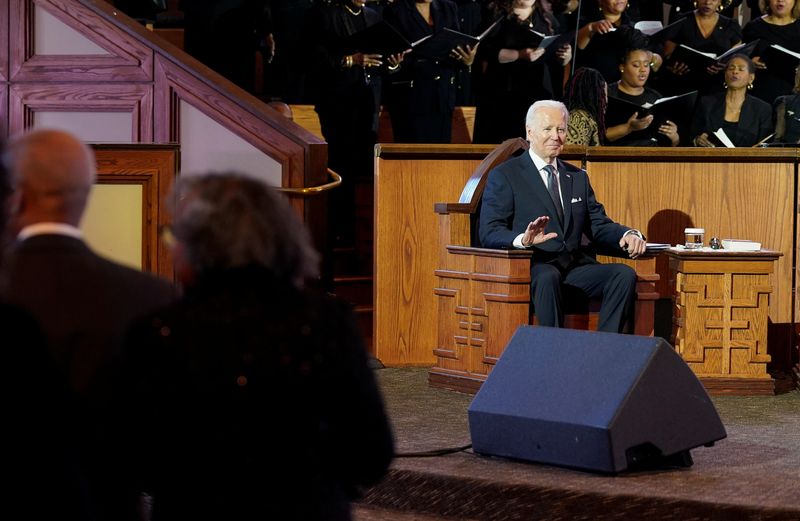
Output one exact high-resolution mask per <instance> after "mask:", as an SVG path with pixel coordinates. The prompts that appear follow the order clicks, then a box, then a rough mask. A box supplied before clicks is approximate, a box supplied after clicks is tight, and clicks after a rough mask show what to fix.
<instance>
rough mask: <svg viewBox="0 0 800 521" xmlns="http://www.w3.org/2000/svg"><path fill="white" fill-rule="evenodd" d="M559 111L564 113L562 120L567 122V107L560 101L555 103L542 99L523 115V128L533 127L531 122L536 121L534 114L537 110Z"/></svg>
mask: <svg viewBox="0 0 800 521" xmlns="http://www.w3.org/2000/svg"><path fill="white" fill-rule="evenodd" d="M544 108H548V109H559V110H560V111H561V112H563V113H564V120H565V121H569V110H567V106H566V105H564V104H563V103H561V102H560V101H555V100H551V99H543V100H539V101H537V102H535V103H534V104H533V105H531V106H530V108H529V109H528V113H527V114H526V115H525V127H526V128H531V127H533V120H534V119H536V112H538V111H539V109H544Z"/></svg>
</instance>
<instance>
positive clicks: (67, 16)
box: [9, 0, 153, 82]
mask: <svg viewBox="0 0 800 521" xmlns="http://www.w3.org/2000/svg"><path fill="white" fill-rule="evenodd" d="M9 5H10V12H9V13H10V19H11V20H20V21H22V23H13V24H10V29H9V42H10V49H9V56H10V64H9V69H10V78H11V79H12V80H13V81H34V82H36V81H39V82H41V81H75V82H97V81H114V82H133V81H151V80H152V78H153V51H152V50H151V49H150V48H149V47H148V46H147V45H144V44H143V43H141V42H140V41H139V40H138V39H137V38H135V37H132V36H131V35H129V34H127V33H125V32H123V31H119V30H118V29H117V28H116V27H115V26H114V25H113V24H111V23H109V22H108V21H107V20H104V19H103V18H102V17H100V16H97V14H95V13H94V12H93V11H92V10H90V9H88V8H87V7H86V6H83V5H81V4H80V3H79V2H76V1H74V0H35V1H34V0H10V4H9ZM34 6H36V7H38V8H40V9H44V10H46V11H47V12H48V13H50V14H52V15H53V16H54V17H56V18H57V19H59V20H60V21H62V22H64V24H66V25H68V26H69V27H71V28H74V29H75V30H77V31H79V32H80V33H81V34H82V35H84V36H85V37H86V38H88V39H89V40H91V41H92V42H94V43H95V44H97V45H98V46H100V47H102V48H103V49H104V50H106V51H107V52H108V53H109V55H108V56H102V55H85V56H73V55H57V56H56V55H51V56H47V55H37V54H36V50H35V49H34V48H33V47H34V43H33V42H34V31H36V27H34V22H33V18H34V16H33V13H34ZM119 15H120V16H125V15H122V14H121V13H120V14H119Z"/></svg>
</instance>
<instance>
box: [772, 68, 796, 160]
mask: <svg viewBox="0 0 800 521" xmlns="http://www.w3.org/2000/svg"><path fill="white" fill-rule="evenodd" d="M775 142H776V143H790V144H800V67H798V69H797V71H796V72H795V75H794V93H793V94H790V95H787V96H781V97H779V98H778V99H776V100H775Z"/></svg>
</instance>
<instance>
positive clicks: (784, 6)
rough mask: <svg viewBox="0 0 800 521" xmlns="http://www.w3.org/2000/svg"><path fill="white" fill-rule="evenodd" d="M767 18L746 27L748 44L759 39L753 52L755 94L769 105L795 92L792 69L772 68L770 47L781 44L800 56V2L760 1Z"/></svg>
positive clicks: (790, 0) (754, 20)
mask: <svg viewBox="0 0 800 521" xmlns="http://www.w3.org/2000/svg"><path fill="white" fill-rule="evenodd" d="M760 5H761V9H762V10H763V11H764V13H765V14H764V15H763V16H761V17H760V18H755V19H753V20H750V22H749V23H748V24H747V25H745V27H744V31H743V36H744V41H746V42H751V41H753V40H756V39H758V44H757V45H756V48H755V50H754V51H753V61H754V62H755V64H756V80H757V82H756V86H755V88H754V89H753V94H754V95H755V96H758V97H759V98H761V99H763V100H764V101H766V102H767V103H772V102H773V101H774V100H775V98H777V97H778V96H783V95H785V94H790V93H791V92H792V75H791V70H772V69H770V68H769V52H771V51H768V49H769V47H770V46H772V45H780V46H781V47H784V48H786V49H789V50H790V51H794V52H797V53H800V2H798V1H797V0H768V1H767V0H760Z"/></svg>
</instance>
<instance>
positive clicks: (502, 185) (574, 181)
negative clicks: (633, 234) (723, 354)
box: [478, 152, 630, 268]
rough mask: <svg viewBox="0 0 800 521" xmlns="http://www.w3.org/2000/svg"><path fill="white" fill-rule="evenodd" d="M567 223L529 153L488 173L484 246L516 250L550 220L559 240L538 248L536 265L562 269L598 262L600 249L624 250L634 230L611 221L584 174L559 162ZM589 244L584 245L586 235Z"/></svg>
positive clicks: (482, 229) (549, 229)
mask: <svg viewBox="0 0 800 521" xmlns="http://www.w3.org/2000/svg"><path fill="white" fill-rule="evenodd" d="M558 171H559V174H560V175H559V177H560V187H561V198H562V201H563V202H564V224H563V226H562V225H560V224H559V222H558V218H557V217H556V208H555V205H554V204H553V201H552V199H550V194H549V193H548V191H547V187H546V186H545V184H544V183H543V182H542V179H541V177H540V175H539V172H538V171H537V170H536V167H535V165H534V164H533V160H532V159H531V157H530V154H528V153H527V152H525V153H524V154H522V155H520V156H517V157H513V158H511V159H509V160H508V161H506V162H504V163H502V164H501V165H499V166H498V167H496V168H495V169H494V170H492V171H491V172H489V179H488V180H487V182H486V187H485V189H484V192H483V198H482V201H481V215H480V222H479V228H478V233H479V237H480V241H481V245H482V246H483V247H485V248H513V242H514V239H515V238H516V237H517V235H519V234H520V233H523V232H524V231H525V228H526V227H527V226H528V223H529V222H531V221H533V220H534V219H535V218H537V217H539V216H541V215H548V216H550V223H549V224H548V225H547V229H546V230H545V231H546V233H550V232H556V233H558V237H556V238H555V239H551V240H549V241H546V242H544V243H542V244H541V245H539V246H537V247H535V248H533V250H534V255H533V262H549V263H558V264H559V265H561V266H562V267H563V268H568V267H571V266H575V265H580V264H587V263H594V262H596V261H595V260H594V252H595V250H602V251H608V252H614V251H619V252H620V253H621V250H620V248H619V240H620V239H621V238H622V235H623V234H624V233H625V232H626V231H627V230H629V229H630V228H628V227H626V226H622V225H620V224H617V223H615V222H614V221H612V220H611V219H610V218H609V217H608V216H607V215H606V212H605V210H604V209H603V205H602V204H600V203H599V202H597V199H595V196H594V191H593V190H592V185H591V184H590V183H589V178H588V177H587V175H586V172H585V171H584V170H581V169H579V168H576V167H574V166H572V165H570V164H569V163H565V162H563V161H561V160H558ZM584 236H585V237H586V238H587V239H588V241H589V246H588V247H587V246H586V245H585V244H584V245H582V242H583V243H585V242H586V241H582V238H583V237H584Z"/></svg>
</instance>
